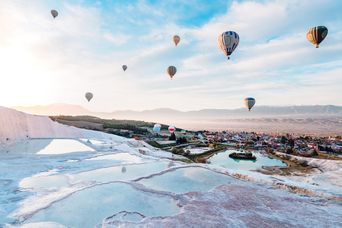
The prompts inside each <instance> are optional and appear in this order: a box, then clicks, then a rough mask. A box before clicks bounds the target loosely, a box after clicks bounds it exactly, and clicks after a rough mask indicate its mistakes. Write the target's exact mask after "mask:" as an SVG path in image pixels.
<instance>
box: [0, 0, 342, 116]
mask: <svg viewBox="0 0 342 228" xmlns="http://www.w3.org/2000/svg"><path fill="white" fill-rule="evenodd" d="M51 8H57V9H58V10H59V12H60V16H59V17H58V18H56V19H55V20H53V19H52V17H51V15H50V9H51ZM341 8H342V3H341V1H338V0H327V1H325V2H324V4H321V1H318V0H313V1H309V0H290V1H280V0H272V1H217V2H216V1H215V4H214V3H212V2H211V3H210V4H209V3H208V1H200V0H198V1H197V0H192V1H188V2H183V3H182V2H180V1H175V0H170V1H152V0H138V1H130V2H127V1H97V2H94V1H85V0H84V1H74V2H70V1H61V2H58V3H56V2H53V1H35V3H34V4H32V3H28V2H27V1H24V0H22V1H11V0H3V1H1V2H0V27H1V30H0V61H1V63H2V65H3V66H2V67H0V78H1V81H2V83H1V85H0V104H3V105H10V106H13V105H31V104H41V103H55V102H65V103H77V104H81V105H88V108H91V109H95V110H107V111H111V110H115V109H151V108H157V107H170V108H178V109H184V110H190V109H201V108H226V107H240V106H242V102H241V100H242V99H243V98H244V97H245V96H254V97H256V99H257V100H258V104H265V105H273V104H277V105H288V104H328V103H331V104H342V103H341V101H342V94H341V92H340V91H342V83H341V69H342V64H341V61H342V55H341V53H342V45H341V42H340V37H341V35H342V16H341V15H340V12H339V9H341ZM170 9H173V10H170ZM321 24H324V25H326V26H327V27H328V28H329V34H328V37H327V38H326V40H325V41H324V42H323V44H322V46H321V48H320V49H315V48H314V47H313V46H312V45H311V44H310V43H309V42H307V41H306V38H305V33H306V30H307V29H308V28H309V27H311V26H315V25H321ZM225 30H235V31H237V32H238V33H239V35H240V38H241V40H240V44H239V46H238V48H237V49H236V51H235V53H233V55H232V59H231V60H230V61H227V60H226V58H225V57H224V55H223V54H222V53H221V51H220V50H219V49H218V47H217V36H218V34H219V33H221V32H223V31H225ZM173 34H179V35H180V36H181V38H182V40H181V43H180V45H179V46H178V47H174V46H173V44H172V42H171V38H172V35H173ZM123 64H126V65H128V70H127V71H126V72H123V71H122V69H121V66H122V65H123ZM169 65H174V66H176V67H177V69H178V72H177V74H176V76H175V78H174V80H172V81H171V80H170V79H169V78H168V77H167V75H166V73H165V71H166V68H167V66H169ZM18 82H20V83H18ZM86 91H93V92H94V94H95V97H94V102H93V103H90V104H87V103H86V102H85V100H84V98H83V94H84V92H86ZM318 92H319V93H318ZM315 94H316V96H315ZM317 94H319V96H317Z"/></svg>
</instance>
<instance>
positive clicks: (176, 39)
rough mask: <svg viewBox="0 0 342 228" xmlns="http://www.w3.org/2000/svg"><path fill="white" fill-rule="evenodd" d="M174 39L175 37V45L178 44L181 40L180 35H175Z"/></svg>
mask: <svg viewBox="0 0 342 228" xmlns="http://www.w3.org/2000/svg"><path fill="white" fill-rule="evenodd" d="M172 39H173V42H174V43H175V46H177V45H178V43H179V41H180V37H179V36H178V35H174V36H173V38H172Z"/></svg>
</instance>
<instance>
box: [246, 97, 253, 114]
mask: <svg viewBox="0 0 342 228" xmlns="http://www.w3.org/2000/svg"><path fill="white" fill-rule="evenodd" d="M244 101H245V106H246V108H248V111H251V109H252V108H253V106H254V105H255V99H254V98H253V97H247V98H245V100H244Z"/></svg>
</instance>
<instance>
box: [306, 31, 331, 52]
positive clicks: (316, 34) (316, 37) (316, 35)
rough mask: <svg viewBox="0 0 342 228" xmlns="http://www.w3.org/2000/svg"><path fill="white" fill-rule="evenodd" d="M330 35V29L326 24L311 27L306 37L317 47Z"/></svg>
mask: <svg viewBox="0 0 342 228" xmlns="http://www.w3.org/2000/svg"><path fill="white" fill-rule="evenodd" d="M327 35H328V29H327V28H326V27H325V26H317V27H313V28H310V29H309V31H308V32H307V33H306V38H307V39H308V41H310V42H311V43H312V44H313V45H315V46H316V48H318V47H319V44H320V43H321V42H322V41H323V40H324V39H325V37H326V36H327Z"/></svg>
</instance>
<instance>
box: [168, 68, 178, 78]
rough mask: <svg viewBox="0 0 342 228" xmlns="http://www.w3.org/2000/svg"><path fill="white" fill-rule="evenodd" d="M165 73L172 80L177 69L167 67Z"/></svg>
mask: <svg viewBox="0 0 342 228" xmlns="http://www.w3.org/2000/svg"><path fill="white" fill-rule="evenodd" d="M166 72H167V73H168V75H169V76H170V78H171V79H172V78H173V76H175V74H176V73H177V68H176V67H174V66H169V67H168V68H167V70H166Z"/></svg>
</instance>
